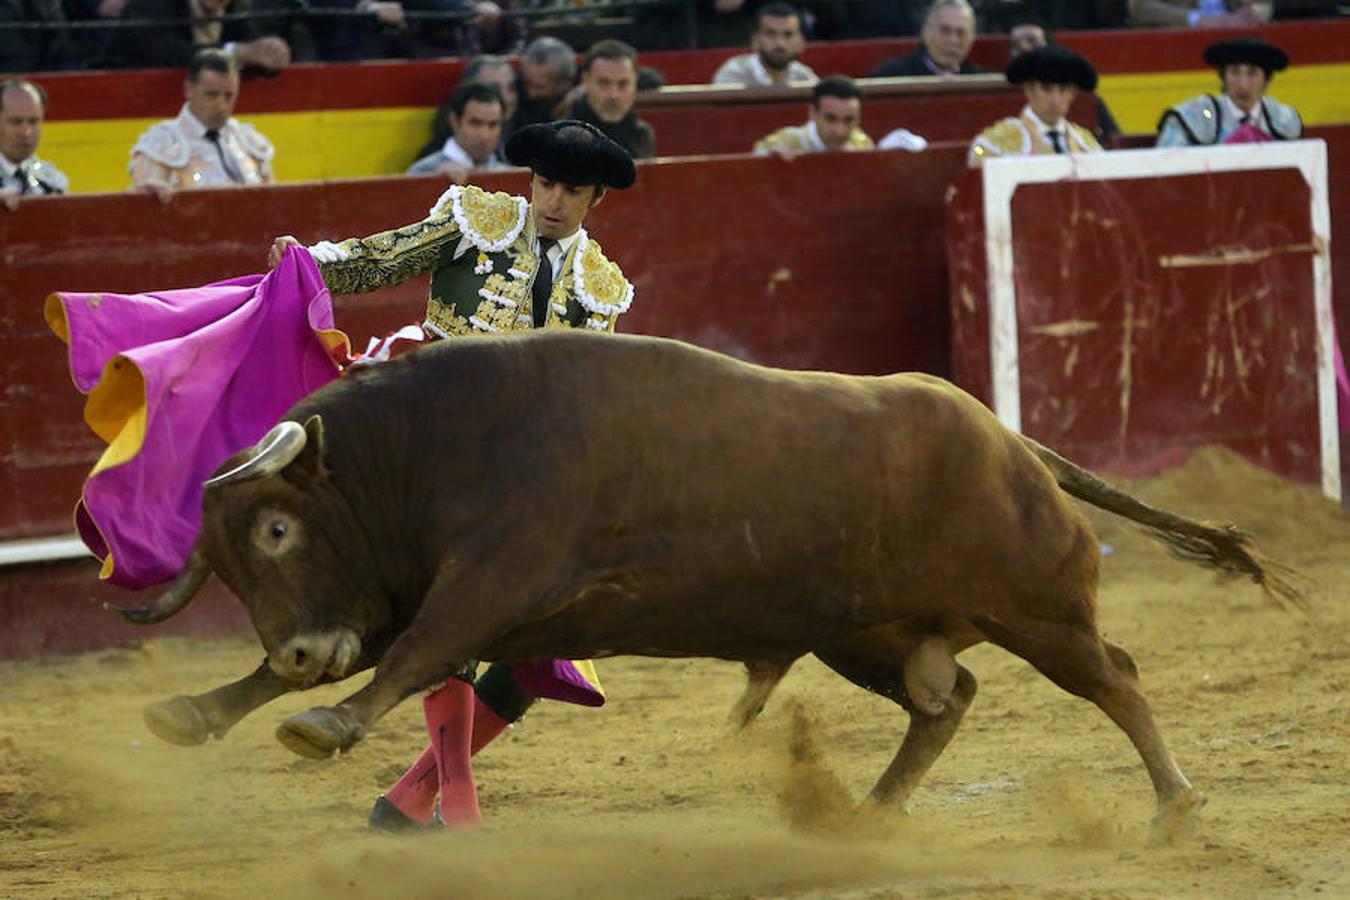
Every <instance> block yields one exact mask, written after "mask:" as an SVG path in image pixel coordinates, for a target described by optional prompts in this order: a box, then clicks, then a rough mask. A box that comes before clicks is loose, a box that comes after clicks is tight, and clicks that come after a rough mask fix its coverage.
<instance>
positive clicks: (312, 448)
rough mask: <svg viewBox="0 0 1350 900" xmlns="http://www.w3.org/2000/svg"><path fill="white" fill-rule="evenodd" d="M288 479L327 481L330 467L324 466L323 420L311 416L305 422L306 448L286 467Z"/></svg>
mask: <svg viewBox="0 0 1350 900" xmlns="http://www.w3.org/2000/svg"><path fill="white" fill-rule="evenodd" d="M286 475H287V477H292V478H298V479H301V480H303V481H326V480H327V479H328V475H329V472H328V466H326V465H324V437H323V418H322V417H321V416H317V415H314V416H310V417H309V418H308V419H306V420H305V447H304V449H303V450H301V451H300V455H299V456H297V457H296V458H295V460H294V461H292V462H291V464H290V465H289V466H287V467H286Z"/></svg>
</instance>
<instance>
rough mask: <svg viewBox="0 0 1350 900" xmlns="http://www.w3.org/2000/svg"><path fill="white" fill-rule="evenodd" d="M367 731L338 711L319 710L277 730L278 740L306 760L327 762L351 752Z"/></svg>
mask: <svg viewBox="0 0 1350 900" xmlns="http://www.w3.org/2000/svg"><path fill="white" fill-rule="evenodd" d="M364 736H365V729H363V728H362V727H361V726H360V725H359V724H358V723H356V722H353V721H351V719H350V718H349V717H348V716H347V715H345V714H343V713H341V712H338V711H337V710H336V709H329V708H328V707H323V706H316V707H315V708H314V709H307V710H305V711H304V712H302V713H296V714H295V715H293V716H291V717H289V718H287V719H285V720H284V721H283V722H282V723H281V724H280V725H278V726H277V740H279V741H281V743H282V744H283V745H285V747H286V749H288V750H290V751H291V752H292V753H297V754H299V755H300V756H303V757H306V758H307V759H327V758H328V757H330V756H332V755H333V754H334V753H338V752H342V751H346V750H350V749H351V748H352V747H353V746H354V745H355V744H356V742H357V741H359V740H361V738H362V737H364Z"/></svg>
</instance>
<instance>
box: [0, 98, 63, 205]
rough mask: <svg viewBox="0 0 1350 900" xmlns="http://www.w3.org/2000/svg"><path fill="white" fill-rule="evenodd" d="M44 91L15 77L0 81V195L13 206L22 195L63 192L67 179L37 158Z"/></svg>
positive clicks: (59, 171) (52, 166) (44, 102)
mask: <svg viewBox="0 0 1350 900" xmlns="http://www.w3.org/2000/svg"><path fill="white" fill-rule="evenodd" d="M46 114H47V92H46V91H44V90H43V89H42V87H41V85H37V84H34V83H33V82H31V81H25V80H23V79H19V78H11V79H8V80H6V81H0V196H3V197H4V205H5V207H6V208H8V209H15V208H17V207H18V205H19V198H20V197H22V196H25V195H29V196H41V195H43V194H64V193H65V192H66V188H68V187H69V186H70V181H69V179H67V178H66V176H65V174H64V173H63V172H62V171H61V170H60V169H58V168H57V167H56V166H54V165H52V164H51V163H49V162H47V161H46V160H45V159H38V156H37V150H38V144H39V143H40V142H41V141H42V119H43V117H44V116H45V115H46Z"/></svg>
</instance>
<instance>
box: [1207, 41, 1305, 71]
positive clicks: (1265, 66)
mask: <svg viewBox="0 0 1350 900" xmlns="http://www.w3.org/2000/svg"><path fill="white" fill-rule="evenodd" d="M1205 62H1206V63H1208V64H1209V65H1211V66H1214V67H1215V68H1216V69H1222V68H1223V67H1224V66H1234V65H1238V64H1239V63H1247V64H1248V65H1252V66H1256V67H1257V68H1258V69H1262V70H1264V71H1265V73H1266V77H1267V78H1269V77H1270V73H1271V72H1283V71H1284V70H1285V69H1287V68H1289V54H1287V53H1285V52H1284V51H1283V50H1281V49H1280V48H1279V47H1276V46H1275V45H1274V44H1272V43H1271V42H1270V41H1263V40H1261V39H1260V38H1253V37H1239V38H1232V39H1231V40H1227V41H1219V42H1218V43H1217V44H1210V45H1209V46H1208V47H1206V48H1205Z"/></svg>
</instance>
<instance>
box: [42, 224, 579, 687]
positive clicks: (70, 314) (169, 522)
mask: <svg viewBox="0 0 1350 900" xmlns="http://www.w3.org/2000/svg"><path fill="white" fill-rule="evenodd" d="M45 314H46V318H47V323H48V325H50V326H51V328H52V330H53V331H54V332H56V334H57V335H58V336H59V337H60V338H61V339H62V340H64V341H65V342H66V343H67V344H68V345H69V355H70V371H71V375H72V377H73V379H74V381H75V386H76V387H77V388H78V389H79V390H80V392H81V393H84V394H87V395H88V398H89V399H88V400H87V401H86V403H85V410H84V418H85V421H86V422H88V423H89V427H90V428H92V429H93V430H94V432H95V433H96V434H97V435H98V436H99V437H100V438H102V439H103V440H104V441H106V442H107V444H108V448H107V450H105V451H104V453H103V456H102V457H101V458H100V459H99V461H98V462H97V463H96V464H95V466H94V469H93V471H92V472H91V473H90V475H89V478H88V479H87V480H86V481H85V484H84V491H83V494H82V496H81V497H80V500H79V502H78V503H77V504H76V507H75V524H76V528H77V529H78V530H79V533H80V537H81V538H82V539H83V540H84V542H85V544H86V545H87V546H88V547H89V549H90V550H91V551H92V552H93V553H94V555H95V556H97V557H98V558H99V559H101V560H103V571H102V573H101V575H102V577H104V578H106V579H108V580H109V581H111V582H112V583H113V584H116V585H118V586H119V587H125V588H143V587H148V586H150V585H153V584H158V583H160V582H164V581H168V580H169V579H171V578H173V577H175V576H176V575H177V574H178V573H179V572H180V571H181V570H182V569H183V567H184V565H186V563H187V559H188V556H189V555H190V554H191V552H192V545H193V543H194V542H195V541H196V539H197V532H198V530H199V529H200V528H201V518H202V484H203V483H204V482H205V481H206V480H207V479H208V478H209V477H210V476H211V474H212V473H213V472H214V471H215V470H216V468H217V467H219V466H220V464H221V463H223V462H224V461H225V460H227V459H229V457H230V456H232V455H234V454H235V453H237V452H238V451H240V450H242V449H244V448H246V447H251V446H253V445H254V444H256V443H257V442H258V440H259V439H260V438H261V437H262V436H263V435H265V434H266V433H267V431H268V429H270V428H271V427H272V426H273V425H275V424H276V423H277V422H278V421H280V419H281V417H282V416H284V415H285V414H286V412H287V411H288V410H289V409H290V408H291V407H292V406H294V405H295V404H296V403H298V402H299V401H300V400H301V399H303V398H304V397H305V396H307V395H308V394H310V393H312V392H313V391H315V390H317V389H319V388H320V387H323V386H324V385H325V384H327V383H328V382H330V381H332V380H333V379H335V378H337V377H338V376H339V375H340V374H341V371H342V367H343V365H344V364H346V363H347V362H348V361H349V359H350V351H349V343H348V340H347V336H346V335H345V334H343V333H342V332H341V331H338V330H337V329H336V328H334V323H333V300H332V297H331V296H330V295H329V293H328V288H327V287H326V286H325V285H324V283H323V277H322V276H321V275H320V274H319V269H318V267H317V266H316V265H315V264H314V260H313V258H312V257H311V256H310V255H309V253H307V252H304V251H300V250H296V249H291V250H289V251H287V253H286V255H285V257H284V258H283V259H282V261H281V264H280V265H279V266H277V268H276V269H275V270H274V271H272V272H269V273H268V274H266V275H245V276H242V277H240V278H232V279H230V280H229V281H219V282H216V283H214V284H208V285H206V286H204V287H198V288H185V289H182V290H171V291H155V292H151V293H146V294H94V293H55V294H52V295H51V296H50V297H48V298H47V303H46V308H45ZM418 331H419V332H420V329H419V330H418ZM419 336H420V335H419ZM377 344H378V345H379V348H380V349H379V352H368V354H367V355H366V357H365V358H364V359H363V360H362V362H363V363H370V362H376V361H378V360H379V359H387V358H388V357H389V355H390V347H389V346H385V344H388V345H390V346H393V347H394V352H395V353H397V352H399V351H401V350H403V349H406V347H408V346H415V341H410V340H407V339H406V338H405V337H404V336H403V335H402V333H401V332H400V333H399V334H396V335H394V336H391V338H390V339H386V341H385V342H383V343H380V342H374V344H373V345H372V348H371V350H372V351H374V350H375V349H376V346H375V345H377ZM511 669H512V673H513V674H514V675H515V676H516V680H517V681H518V682H519V683H520V685H521V687H523V688H524V689H525V690H527V691H529V692H530V693H532V694H534V695H535V696H538V697H547V698H550V699H554V700H564V701H566V702H569V703H579V704H582V705H585V706H600V705H602V704H603V703H604V702H605V695H604V691H603V688H601V687H600V680H599V678H598V677H597V676H596V675H595V670H594V667H593V666H592V665H591V664H590V663H589V662H581V663H572V662H569V661H567V660H557V659H540V660H530V661H527V662H521V663H515V664H513V665H512V667H511Z"/></svg>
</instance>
